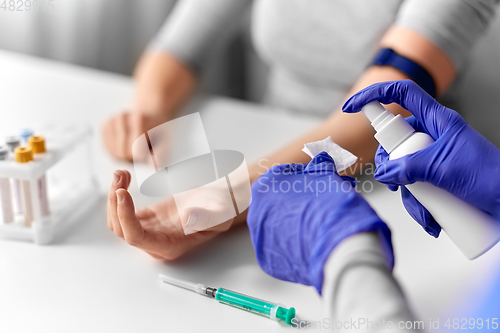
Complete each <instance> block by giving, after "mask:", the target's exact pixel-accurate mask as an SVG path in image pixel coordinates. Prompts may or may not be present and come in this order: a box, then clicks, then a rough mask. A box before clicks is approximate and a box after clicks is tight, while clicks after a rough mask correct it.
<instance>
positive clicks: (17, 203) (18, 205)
mask: <svg viewBox="0 0 500 333" xmlns="http://www.w3.org/2000/svg"><path fill="white" fill-rule="evenodd" d="M5 143H6V144H7V146H8V147H9V149H10V151H11V152H12V153H14V149H16V148H17V147H19V145H20V144H21V140H20V139H19V137H18V136H8V137H7V138H5ZM10 186H11V188H12V199H13V200H12V201H13V204H14V205H13V206H14V213H15V214H18V215H20V214H23V199H22V197H23V193H22V188H21V181H20V180H19V179H15V178H11V179H10Z"/></svg>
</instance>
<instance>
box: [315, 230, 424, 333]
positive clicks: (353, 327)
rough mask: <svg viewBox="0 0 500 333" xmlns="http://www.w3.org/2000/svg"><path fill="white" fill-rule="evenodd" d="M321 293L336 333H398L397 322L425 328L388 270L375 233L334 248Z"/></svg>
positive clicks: (356, 236)
mask: <svg viewBox="0 0 500 333" xmlns="http://www.w3.org/2000/svg"><path fill="white" fill-rule="evenodd" d="M322 294H323V301H324V303H325V311H326V315H327V316H328V318H329V319H330V323H331V327H332V329H334V330H335V331H339V332H344V331H345V332H353V331H356V332H388V331H389V332H391V331H401V328H400V327H399V325H400V323H403V324H406V322H407V321H411V322H412V325H414V326H420V327H419V328H420V329H423V328H424V327H423V325H424V322H423V321H421V322H419V321H416V320H415V319H414V317H413V315H412V313H411V311H410V308H409V306H408V303H407V302H406V299H405V297H404V295H403V292H402V290H401V288H400V287H399V285H398V283H397V281H396V280H395V279H394V277H393V275H392V272H391V271H390V269H389V268H388V266H387V264H386V260H385V259H384V255H383V252H382V250H381V247H380V241H379V238H378V235H377V234H376V233H362V234H357V235H354V236H351V237H349V238H347V239H345V240H344V241H342V243H340V244H339V245H338V246H337V247H336V248H335V250H334V251H333V252H332V254H331V255H330V257H329V258H328V260H327V262H326V265H325V269H324V282H323V292H322ZM391 328H392V330H391ZM404 331H405V332H417V331H419V329H406V328H404Z"/></svg>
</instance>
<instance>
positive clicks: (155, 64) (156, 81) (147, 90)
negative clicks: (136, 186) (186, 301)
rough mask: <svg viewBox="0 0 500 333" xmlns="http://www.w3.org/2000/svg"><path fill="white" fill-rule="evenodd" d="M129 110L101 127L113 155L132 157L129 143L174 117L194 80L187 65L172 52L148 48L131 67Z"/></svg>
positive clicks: (128, 158) (124, 157) (130, 159)
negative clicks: (132, 91)
mask: <svg viewBox="0 0 500 333" xmlns="http://www.w3.org/2000/svg"><path fill="white" fill-rule="evenodd" d="M134 78H135V81H136V90H135V98H134V103H133V106H132V108H131V109H132V111H131V112H124V113H120V114H117V115H114V116H112V117H110V118H109V119H108V120H107V121H106V122H105V123H104V125H103V127H102V135H103V141H104V145H105V146H106V148H107V150H108V151H109V153H110V154H111V155H112V156H114V157H115V158H118V159H122V160H128V161H132V143H133V142H134V141H135V139H137V138H138V137H139V136H140V135H142V134H143V133H144V132H147V131H148V130H150V129H151V128H153V127H155V126H158V125H160V124H163V123H164V122H166V121H169V120H171V119H173V118H175V117H176V115H175V113H176V111H177V110H178V109H179V107H180V106H181V105H182V104H183V103H184V102H185V101H186V100H187V99H188V98H189V96H190V95H191V93H192V92H193V90H194V87H195V84H196V77H195V75H194V74H193V73H192V71H191V69H190V68H189V67H188V66H186V65H184V64H183V63H182V62H181V61H179V60H177V59H176V58H175V57H174V56H173V55H169V54H168V53H164V52H158V51H148V52H146V53H145V54H144V55H143V56H142V57H141V59H140V61H139V63H138V64H137V68H136V70H135V74H134Z"/></svg>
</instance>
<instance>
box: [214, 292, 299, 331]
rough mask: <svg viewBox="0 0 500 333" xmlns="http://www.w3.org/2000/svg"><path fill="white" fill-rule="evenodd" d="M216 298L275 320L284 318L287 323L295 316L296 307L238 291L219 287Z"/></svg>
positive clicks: (221, 301)
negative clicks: (289, 306)
mask: <svg viewBox="0 0 500 333" xmlns="http://www.w3.org/2000/svg"><path fill="white" fill-rule="evenodd" d="M215 299H216V300H217V301H219V302H220V303H223V304H226V305H229V306H233V307H236V308H239V309H241V310H245V311H248V312H252V313H255V314H258V315H261V316H264V317H268V318H271V319H274V320H279V319H281V320H284V321H286V323H287V324H289V325H290V324H291V321H292V319H293V318H295V309H294V308H289V309H287V308H285V307H284V306H282V305H281V304H277V303H273V302H269V301H265V300H262V299H258V298H255V297H251V296H248V295H245V294H241V293H238V292H236V291H232V290H228V289H224V288H219V289H217V293H216V294H215Z"/></svg>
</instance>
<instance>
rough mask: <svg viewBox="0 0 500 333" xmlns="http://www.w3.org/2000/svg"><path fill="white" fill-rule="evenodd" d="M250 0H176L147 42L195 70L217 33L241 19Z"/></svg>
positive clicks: (198, 67)
mask: <svg viewBox="0 0 500 333" xmlns="http://www.w3.org/2000/svg"><path fill="white" fill-rule="evenodd" d="M248 3H250V0H180V1H178V3H177V4H176V6H175V8H174V9H173V11H172V13H171V14H170V16H169V17H168V19H167V20H166V21H165V23H164V25H163V27H162V28H161V29H160V31H159V33H158V34H157V35H156V37H155V38H154V39H153V41H152V42H151V44H150V45H149V48H150V49H154V50H160V51H163V52H168V53H170V54H172V55H173V56H175V57H176V58H177V59H179V60H180V61H182V62H183V63H185V64H186V65H188V66H189V67H191V68H192V69H193V70H195V71H198V70H199V69H200V67H201V65H202V62H203V57H204V55H205V54H206V52H207V51H208V49H209V47H210V46H211V45H212V44H214V42H215V41H216V38H217V37H218V36H220V34H221V33H222V32H224V31H226V30H227V29H228V27H230V26H233V25H234V22H237V21H238V20H241V16H242V15H243V13H244V9H245V8H246V5H247V4H248Z"/></svg>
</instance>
